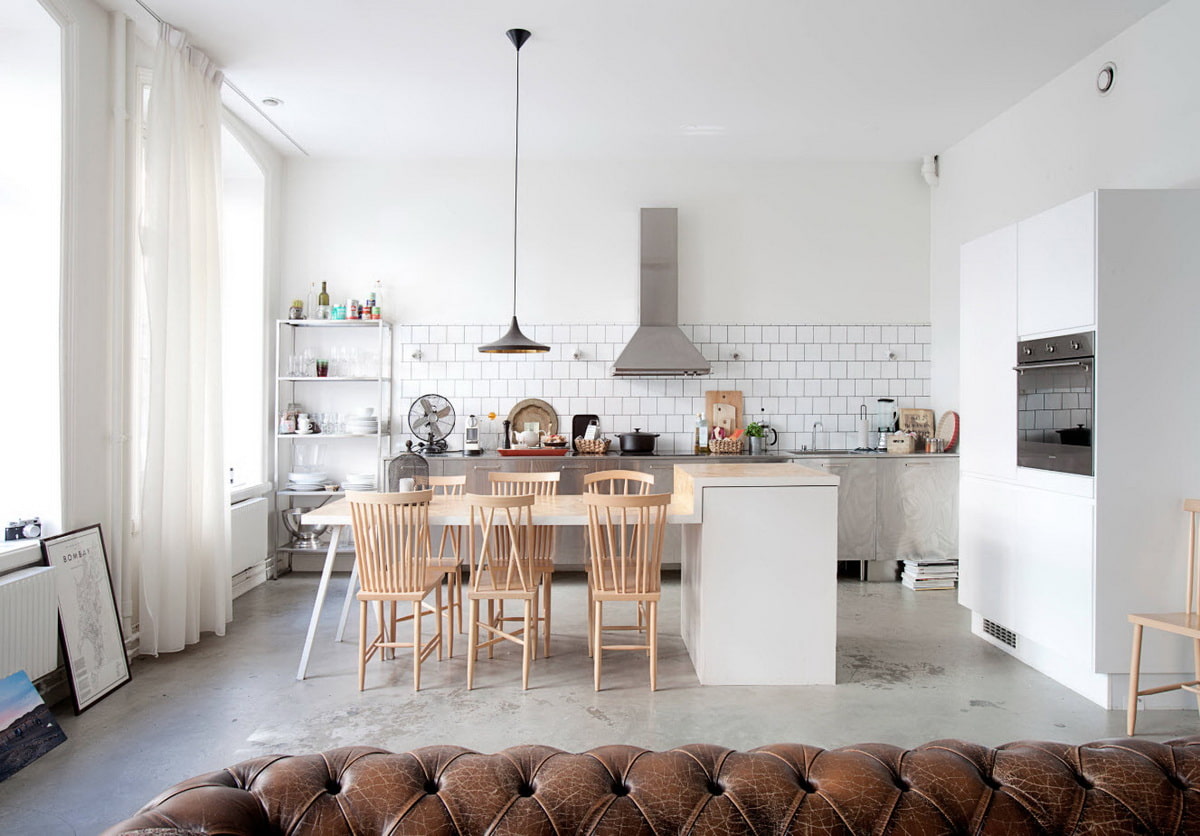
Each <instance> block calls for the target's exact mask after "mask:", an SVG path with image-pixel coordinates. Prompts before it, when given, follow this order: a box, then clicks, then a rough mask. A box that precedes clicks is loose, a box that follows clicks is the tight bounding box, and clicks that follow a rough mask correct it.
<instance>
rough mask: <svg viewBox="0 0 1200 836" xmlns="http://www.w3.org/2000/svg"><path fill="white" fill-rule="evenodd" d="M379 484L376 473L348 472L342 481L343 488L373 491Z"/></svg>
mask: <svg viewBox="0 0 1200 836" xmlns="http://www.w3.org/2000/svg"><path fill="white" fill-rule="evenodd" d="M377 484H378V483H377V482H376V480H375V474H374V473H347V474H346V478H345V480H344V481H343V482H342V490H344V491H373V490H375V488H376V486H377Z"/></svg>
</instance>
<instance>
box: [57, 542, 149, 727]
mask: <svg viewBox="0 0 1200 836" xmlns="http://www.w3.org/2000/svg"><path fill="white" fill-rule="evenodd" d="M42 557H43V559H44V561H45V563H46V565H47V566H53V567H54V568H55V570H56V571H55V572H54V586H55V588H56V589H57V591H58V623H59V626H60V627H61V628H62V630H61V636H62V645H63V656H64V657H65V658H66V660H67V674H68V679H70V681H71V697H72V698H73V699H74V701H75V713H76V714H79V713H81V712H83V711H84V710H85V709H87V708H90V707H91V706H93V705H95V704H96V703H97V702H99V701H100V700H101V699H103V698H104V697H106V696H108V695H109V694H111V693H112V692H113V691H115V690H117V689H118V688H120V687H121V686H122V685H124V684H125V683H126V682H128V681H129V660H128V659H127V658H126V657H125V637H124V636H123V635H121V622H120V620H119V619H118V618H117V598H116V595H115V594H114V593H113V588H112V580H111V578H109V575H108V558H107V556H106V555H105V553H104V538H103V536H102V535H101V533H100V526H99V524H97V525H93V526H88V527H87V528H80V529H77V530H75V531H68V532H67V533H66V534H59V535H58V536H55V537H47V538H45V539H43V540H42Z"/></svg>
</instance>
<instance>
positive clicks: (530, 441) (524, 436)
mask: <svg viewBox="0 0 1200 836" xmlns="http://www.w3.org/2000/svg"><path fill="white" fill-rule="evenodd" d="M545 435H546V431H545V430H543V429H541V428H540V427H539V426H538V425H537V423H536V422H533V421H530V422H529V423H527V424H526V425H525V431H524V432H519V433H513V444H519V445H521V446H522V447H526V448H528V449H530V450H533V449H535V448H537V447H541V446H542V438H543V437H544V436H545Z"/></svg>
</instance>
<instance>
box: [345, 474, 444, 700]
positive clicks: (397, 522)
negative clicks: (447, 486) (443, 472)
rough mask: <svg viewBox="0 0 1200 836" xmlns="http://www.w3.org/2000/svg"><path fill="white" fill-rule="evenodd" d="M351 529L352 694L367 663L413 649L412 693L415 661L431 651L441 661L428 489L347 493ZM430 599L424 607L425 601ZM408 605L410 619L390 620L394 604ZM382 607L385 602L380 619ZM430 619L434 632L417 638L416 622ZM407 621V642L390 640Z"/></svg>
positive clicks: (417, 677)
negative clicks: (354, 596) (372, 631)
mask: <svg viewBox="0 0 1200 836" xmlns="http://www.w3.org/2000/svg"><path fill="white" fill-rule="evenodd" d="M346 498H347V499H348V500H349V501H350V518H351V525H352V526H353V529H354V548H355V564H356V565H357V567H358V576H359V580H360V582H361V584H362V588H361V589H360V591H359V593H358V602H359V606H358V610H359V617H358V690H360V691H361V690H363V685H364V682H365V680H366V674H367V661H368V660H370V658H371V657H372V656H373V655H375V653H376V652H378V653H379V658H380V660H383V659H384V658H386V657H387V656H388V655H389V654H388V651H389V650H390V651H392V653H391V655H393V656H394V655H395V648H398V647H411V648H412V649H413V690H414V691H419V690H421V663H422V662H424V661H425V659H426V658H428V656H429V655H430V654H431V653H432V652H433V651H434V650H435V649H436V650H437V651H438V658H439V659H441V658H442V616H443V610H442V574H443V573H442V572H441V571H440V570H438V569H432V568H430V566H429V502H430V500H432V499H433V491H407V492H404V493H367V492H359V491H347V492H346ZM430 593H432V594H433V595H434V605H433V608H432V609H430V608H429V607H428V606H427V605H426V604H425V599H426V598H428V597H429V595H430ZM400 601H408V602H410V603H411V604H412V615H410V616H403V617H401V618H397V617H396V604H397V603H398V602H400ZM368 602H374V604H375V610H376V615H377V616H378V620H379V631H378V633H376V635H375V637H374V638H373V639H371V640H370V641H368V639H367V604H368ZM384 604H390V605H391V606H390V613H389V614H388V615H387V616H386V617H385V615H384ZM431 614H432V615H433V616H434V622H435V623H436V626H437V630H436V633H435V635H434V636H433V638H431V639H430V640H429V641H428V642H423V640H422V629H421V628H422V624H423V619H424V617H425V616H426V615H431ZM409 620H411V621H412V624H413V638H412V641H411V642H398V641H396V625H397V624H398V623H399V622H401V621H409Z"/></svg>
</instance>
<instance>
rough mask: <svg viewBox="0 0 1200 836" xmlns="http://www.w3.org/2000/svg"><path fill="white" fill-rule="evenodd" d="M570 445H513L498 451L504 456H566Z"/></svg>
mask: <svg viewBox="0 0 1200 836" xmlns="http://www.w3.org/2000/svg"><path fill="white" fill-rule="evenodd" d="M570 449H571V448H569V447H532V448H531V447H513V448H512V449H509V450H505V449H504V448H503V447H501V448H500V449H499V450H497V451H496V452H497V453H499V454H500V455H502V456H565V455H566V454H567V453H568V451H569V450H570Z"/></svg>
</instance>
